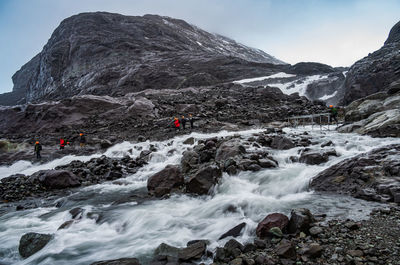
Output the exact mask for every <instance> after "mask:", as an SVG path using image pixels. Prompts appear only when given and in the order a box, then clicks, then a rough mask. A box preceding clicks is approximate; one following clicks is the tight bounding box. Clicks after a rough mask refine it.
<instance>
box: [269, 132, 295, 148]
mask: <svg viewBox="0 0 400 265" xmlns="http://www.w3.org/2000/svg"><path fill="white" fill-rule="evenodd" d="M293 147H295V144H294V143H293V141H292V140H290V139H289V138H287V137H285V136H280V135H279V136H274V137H273V138H272V142H271V148H273V149H278V150H287V149H291V148H293Z"/></svg>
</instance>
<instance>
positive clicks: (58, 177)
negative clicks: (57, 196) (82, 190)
mask: <svg viewBox="0 0 400 265" xmlns="http://www.w3.org/2000/svg"><path fill="white" fill-rule="evenodd" d="M31 179H37V180H39V182H40V183H41V184H42V185H43V186H45V187H46V188H49V189H65V188H72V187H77V186H79V185H81V183H80V179H79V178H78V177H77V176H76V175H75V174H74V173H72V172H70V171H67V170H41V171H38V172H36V173H35V174H33V175H32V176H31Z"/></svg>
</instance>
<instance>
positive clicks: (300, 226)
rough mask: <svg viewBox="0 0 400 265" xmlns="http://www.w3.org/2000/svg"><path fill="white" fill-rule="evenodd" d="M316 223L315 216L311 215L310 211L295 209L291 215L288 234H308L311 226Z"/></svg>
mask: <svg viewBox="0 0 400 265" xmlns="http://www.w3.org/2000/svg"><path fill="white" fill-rule="evenodd" d="M314 221H315V219H314V216H313V215H312V214H311V212H310V210H309V209H305V208H298V209H294V210H292V211H291V213H290V220H289V224H288V232H289V233H291V234H295V233H299V232H306V233H308V230H309V228H310V225H311V224H312V223H313V222H314Z"/></svg>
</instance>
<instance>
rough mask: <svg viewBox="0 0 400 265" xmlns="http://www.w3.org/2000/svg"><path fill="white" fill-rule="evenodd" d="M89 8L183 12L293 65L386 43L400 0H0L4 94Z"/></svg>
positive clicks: (356, 55)
mask: <svg viewBox="0 0 400 265" xmlns="http://www.w3.org/2000/svg"><path fill="white" fill-rule="evenodd" d="M87 11H107V12H115V13H121V14H124V15H144V14H159V15H165V16H170V17H175V18H181V19H184V20H186V21H188V22H189V23H192V24H195V25H197V26H199V27H201V28H203V29H205V30H207V31H210V32H213V33H219V34H221V35H225V36H227V37H230V38H233V39H235V40H236V41H238V42H241V43H243V44H246V45H248V46H252V47H256V48H259V49H262V50H264V51H265V52H267V53H269V54H271V55H273V56H275V57H276V58H278V59H280V60H283V61H285V62H288V63H291V64H294V63H297V62H301V61H316V62H321V63H326V64H329V65H332V66H350V65H351V64H353V63H354V62H355V61H357V60H358V59H361V58H362V57H364V56H366V55H368V53H369V52H372V51H374V50H377V49H379V48H380V47H381V46H382V45H383V42H384V41H385V39H386V38H387V35H388V33H389V31H390V29H391V27H392V26H393V25H394V24H395V23H396V22H398V21H399V20H400V0H0V93H4V92H8V91H11V90H12V81H11V76H12V75H13V74H14V73H15V72H16V71H17V70H18V69H20V67H21V66H22V65H24V64H25V63H26V62H28V61H29V60H30V59H31V58H32V57H33V56H35V55H36V54H37V53H39V52H40V51H41V50H42V48H43V46H44V45H45V44H46V42H47V40H48V39H49V37H50V35H51V33H52V32H53V30H54V29H55V28H56V27H57V26H58V25H59V24H60V22H61V21H62V20H63V19H64V18H66V17H69V16H71V15H74V14H77V13H81V12H87Z"/></svg>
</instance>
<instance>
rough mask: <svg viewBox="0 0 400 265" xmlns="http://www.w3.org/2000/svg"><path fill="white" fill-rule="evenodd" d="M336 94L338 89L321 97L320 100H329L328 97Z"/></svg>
mask: <svg viewBox="0 0 400 265" xmlns="http://www.w3.org/2000/svg"><path fill="white" fill-rule="evenodd" d="M336 94H337V91H335V92H333V94H330V95H325V96H323V97H320V98H319V100H327V99H330V98H333V97H334V96H336Z"/></svg>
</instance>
